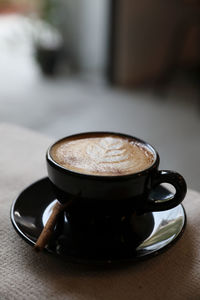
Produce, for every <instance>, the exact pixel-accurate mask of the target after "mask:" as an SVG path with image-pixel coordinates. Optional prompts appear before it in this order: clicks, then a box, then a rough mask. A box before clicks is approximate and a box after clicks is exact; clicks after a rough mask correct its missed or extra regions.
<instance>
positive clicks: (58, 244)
mask: <svg viewBox="0 0 200 300" xmlns="http://www.w3.org/2000/svg"><path fill="white" fill-rule="evenodd" d="M152 197H155V198H159V199H163V200H164V199H167V198H168V197H171V194H170V192H169V191H168V190H166V189H164V188H162V187H159V188H156V189H155V190H154V194H153V195H152ZM56 201H57V199H56V198H55V195H54V192H53V190H52V185H51V183H50V181H49V179H48V178H44V179H41V180H40V181H37V182H36V183H34V184H32V185H31V186H29V187H27V188H26V189H25V190H24V191H22V192H21V194H20V195H19V196H18V197H17V199H16V200H15V201H14V202H13V205H12V207H11V221H12V224H13V226H14V228H15V229H16V231H17V232H18V233H19V234H20V236H21V237H22V238H23V239H24V240H25V241H26V242H28V243H29V244H31V245H34V244H35V242H36V240H37V239H38V237H39V235H40V233H41V231H42V229H43V228H44V224H45V223H46V221H47V220H48V218H49V215H50V213H51V210H52V207H53V205H54V204H55V202H56ZM79 217H80V218H81V219H82V220H84V218H85V215H84V213H82V214H81V213H80V212H79ZM105 221H106V222H105ZM185 223H186V216H185V212H184V209H183V207H182V206H181V205H179V206H177V207H176V208H173V209H171V210H168V211H166V212H153V213H145V214H142V215H137V214H131V215H130V216H129V217H128V218H127V217H126V218H122V219H120V222H119V221H118V220H117V223H115V222H114V221H113V220H112V222H110V220H109V219H107V220H104V222H102V220H101V219H99V220H98V219H96V222H95V223H93V224H91V226H89V227H88V225H87V224H85V226H83V227H82V226H80V225H77V224H81V222H80V223H78V222H75V223H72V224H71V222H70V221H69V218H68V216H67V213H66V212H65V213H64V215H61V216H60V218H59V220H58V222H57V225H56V227H55V231H54V234H53V236H52V239H51V241H50V243H49V245H48V247H47V248H46V250H47V251H48V252H50V253H53V254H57V255H59V256H60V257H61V258H62V259H67V260H69V261H75V262H81V263H89V264H93V263H95V264H96V263H100V264H101V263H110V262H127V261H139V260H143V259H146V258H150V257H152V256H155V255H157V254H159V253H161V252H163V251H164V250H166V249H167V248H168V247H169V246H171V245H172V244H173V243H174V242H175V241H176V240H177V239H178V238H179V237H180V236H181V234H182V233H183V230H184V227H185ZM73 224H76V226H78V228H76V229H75V230H74V228H73V226H74V225H73ZM106 224H107V225H106ZM115 225H116V226H115ZM77 229H78V230H77Z"/></svg>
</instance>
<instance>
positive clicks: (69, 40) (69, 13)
mask: <svg viewBox="0 0 200 300" xmlns="http://www.w3.org/2000/svg"><path fill="white" fill-rule="evenodd" d="M60 3H61V6H60V18H61V26H62V31H63V33H64V38H65V45H66V48H67V49H68V51H69V53H70V55H71V56H72V58H73V60H74V62H75V63H76V64H77V66H78V67H79V68H80V69H81V70H83V71H90V72H104V70H105V68H106V60H107V46H108V44H107V39H108V28H109V26H108V17H109V4H110V1H109V0H60Z"/></svg>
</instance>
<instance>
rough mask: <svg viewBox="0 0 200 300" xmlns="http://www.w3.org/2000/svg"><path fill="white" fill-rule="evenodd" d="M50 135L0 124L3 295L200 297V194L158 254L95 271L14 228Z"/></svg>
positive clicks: (87, 299)
mask: <svg viewBox="0 0 200 300" xmlns="http://www.w3.org/2000/svg"><path fill="white" fill-rule="evenodd" d="M51 142H52V140H51V139H49V138H47V137H45V136H42V135H40V134H38V133H35V132H33V131H31V130H28V129H24V128H20V127H17V126H13V125H8V124H1V125H0V299H1V300H6V299H8V300H10V299H27V300H33V299H37V300H38V299H41V300H43V299H56V300H61V299H63V300H64V299H65V300H66V299H70V300H100V299H101V300H110V299H113V300H114V299H115V300H118V299H123V300H124V299H154V300H156V299H159V300H160V299H172V300H173V299H188V300H192V299H200V194H199V193H198V192H195V191H192V190H189V191H188V193H187V196H186V198H185V200H184V202H183V204H184V207H185V209H186V214H187V226H186V230H185V232H184V234H183V236H182V237H181V239H180V240H178V242H177V243H175V244H174V245H173V246H172V247H171V248H170V249H168V250H167V251H166V252H164V253H162V254H160V255H159V256H157V257H155V258H151V259H149V260H146V261H144V262H139V263H137V264H130V265H129V266H125V267H119V268H114V269H108V268H105V269H104V268H103V269H96V268H95V267H93V268H89V267H87V266H79V265H73V264H70V263H67V262H63V261H61V259H59V258H58V257H55V256H53V255H50V254H48V253H46V252H42V253H36V252H35V251H33V248H32V247H31V246H30V245H28V244H27V243H26V242H25V241H24V240H22V239H21V238H20V237H19V235H18V234H17V233H16V232H15V230H14V228H13V226H12V224H11V221H10V207H11V204H12V201H13V200H14V199H15V198H16V197H17V195H18V194H19V193H20V192H21V190H23V189H24V188H25V187H26V186H28V185H29V184H31V183H32V182H34V181H35V180H38V179H40V178H41V177H44V176H46V175H47V173H46V165H45V152H46V149H47V147H48V146H49V144H50V143H51Z"/></svg>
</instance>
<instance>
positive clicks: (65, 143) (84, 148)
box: [51, 135, 155, 176]
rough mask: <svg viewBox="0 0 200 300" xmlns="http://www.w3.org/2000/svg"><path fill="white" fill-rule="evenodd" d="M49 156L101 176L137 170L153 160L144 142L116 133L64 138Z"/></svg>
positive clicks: (63, 164) (62, 163)
mask: <svg viewBox="0 0 200 300" xmlns="http://www.w3.org/2000/svg"><path fill="white" fill-rule="evenodd" d="M51 156H52V158H53V159H54V160H55V161H56V162H57V163H58V164H59V165H61V166H63V167H65V168H67V169H69V170H72V171H75V172H79V173H83V174H91V175H100V176H103V175H106V176H117V175H127V174H132V173H137V172H139V171H142V170H145V169H147V168H148V167H150V166H151V165H152V164H153V162H154V160H155V159H154V155H153V153H152V152H151V151H150V150H149V149H147V147H146V146H144V145H143V144H141V143H138V142H136V141H134V140H133V139H128V138H125V137H121V136H117V135H102V136H87V135H86V136H85V135H84V136H83V137H82V138H81V136H79V137H77V138H75V139H74V138H73V139H70V138H69V139H67V138H66V139H65V140H62V141H60V142H58V143H56V144H55V145H54V146H53V148H52V149H51Z"/></svg>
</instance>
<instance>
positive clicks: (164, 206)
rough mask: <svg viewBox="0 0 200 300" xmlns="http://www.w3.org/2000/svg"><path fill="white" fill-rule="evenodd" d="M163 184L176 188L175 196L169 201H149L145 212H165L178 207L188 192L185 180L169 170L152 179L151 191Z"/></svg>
mask: <svg viewBox="0 0 200 300" xmlns="http://www.w3.org/2000/svg"><path fill="white" fill-rule="evenodd" d="M161 183H169V184H171V185H173V186H174V188H175V190H176V191H175V194H174V195H173V196H169V197H168V198H167V199H164V200H163V199H149V200H148V201H147V203H146V209H145V211H146V212H148V211H163V210H168V209H171V208H173V207H176V206H177V205H178V204H180V203H181V202H182V201H183V199H184V197H185V195H186V192H187V185H186V182H185V179H184V178H183V177H182V176H181V175H180V174H178V173H176V172H173V171H168V170H163V171H158V172H157V174H156V176H155V177H154V178H153V179H152V189H151V191H152V190H153V189H154V188H155V187H156V186H158V185H159V184H161Z"/></svg>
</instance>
